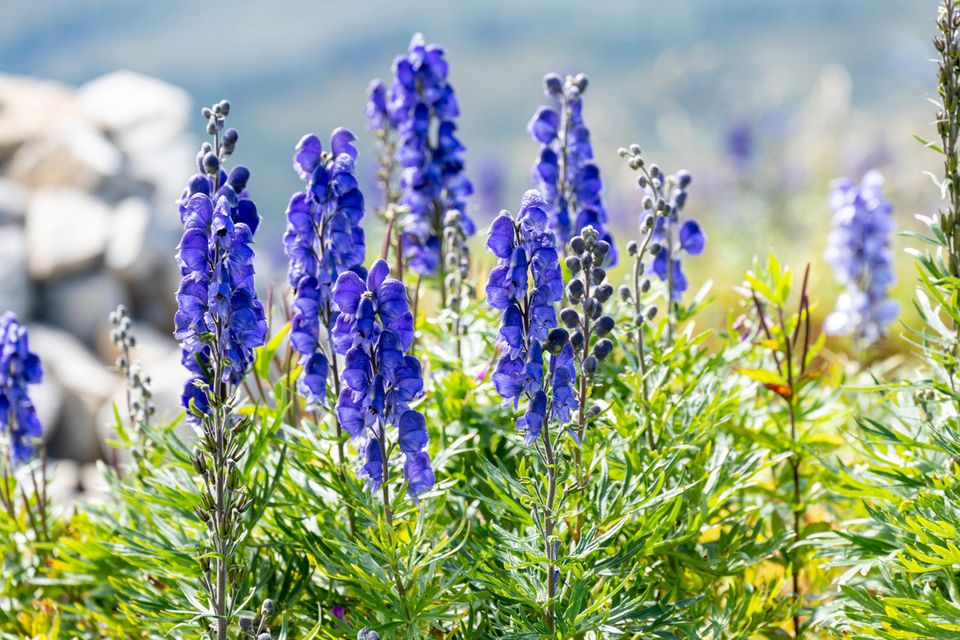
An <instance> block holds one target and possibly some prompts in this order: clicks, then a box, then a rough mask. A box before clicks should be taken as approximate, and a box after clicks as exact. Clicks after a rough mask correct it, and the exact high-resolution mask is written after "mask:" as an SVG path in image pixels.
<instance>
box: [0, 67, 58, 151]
mask: <svg viewBox="0 0 960 640" xmlns="http://www.w3.org/2000/svg"><path fill="white" fill-rule="evenodd" d="M73 96H74V92H73V89H72V88H70V87H68V86H66V85H63V84H60V83H58V82H52V81H49V80H38V79H36V78H30V77H27V76H12V75H2V74H0V162H5V161H7V160H8V159H9V158H10V157H11V156H12V155H13V152H14V151H16V150H17V148H19V147H20V146H21V145H22V144H24V143H25V142H27V141H28V140H34V139H36V138H40V137H42V136H43V134H44V132H45V131H46V130H47V129H48V128H49V127H50V124H51V123H53V122H58V121H60V120H61V119H62V118H64V117H71V116H72V114H75V113H76V106H75V103H74V98H73Z"/></svg>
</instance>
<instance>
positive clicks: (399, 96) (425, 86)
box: [367, 34, 476, 275]
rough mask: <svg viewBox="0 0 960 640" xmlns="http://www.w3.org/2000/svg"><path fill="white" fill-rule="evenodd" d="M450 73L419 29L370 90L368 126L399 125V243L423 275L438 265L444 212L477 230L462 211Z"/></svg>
mask: <svg viewBox="0 0 960 640" xmlns="http://www.w3.org/2000/svg"><path fill="white" fill-rule="evenodd" d="M448 75H449V65H448V63H447V60H446V56H445V54H444V51H443V48H441V47H439V46H438V45H434V44H426V43H425V41H424V39H423V36H422V35H421V34H416V35H415V36H414V37H413V39H412V40H411V41H410V47H409V49H408V51H407V53H406V54H405V55H402V56H400V57H398V58H397V59H396V60H395V61H394V78H393V82H392V83H391V85H390V88H389V90H387V88H386V87H385V85H384V84H383V82H381V81H380V80H374V81H373V83H371V85H370V88H369V92H368V101H367V120H368V123H369V125H370V128H371V130H373V131H374V132H377V133H378V135H382V136H386V135H389V134H390V133H392V132H396V134H397V135H398V138H399V140H398V142H397V150H396V155H395V159H396V160H397V161H398V162H399V164H400V165H401V167H402V168H403V171H402V174H401V176H400V188H401V198H400V202H401V204H404V205H406V206H407V207H408V208H409V210H410V211H409V214H408V215H407V216H406V218H405V219H404V220H403V227H402V244H403V247H404V254H405V258H406V260H407V262H408V264H409V265H410V267H411V268H413V269H414V270H415V271H417V272H419V273H421V274H425V275H429V274H432V273H434V271H435V270H436V269H437V267H438V265H439V264H440V244H441V242H440V239H441V236H442V233H443V219H444V217H445V215H446V214H447V212H448V211H456V212H458V213H459V221H460V224H461V226H462V230H463V232H464V234H465V235H467V236H470V235H473V233H474V232H475V231H476V229H475V226H474V223H473V220H472V219H471V218H470V216H469V215H468V214H467V198H468V197H469V196H470V195H472V193H473V185H472V184H471V183H470V181H469V180H468V179H467V178H466V175H465V174H464V161H463V152H464V146H463V144H462V143H461V142H460V140H459V138H458V137H457V135H456V134H457V124H456V119H457V118H458V117H459V115H460V108H459V105H458V103H457V99H456V94H455V92H454V90H453V85H451V84H450V82H449V79H448ZM431 132H436V134H435V135H432V134H431Z"/></svg>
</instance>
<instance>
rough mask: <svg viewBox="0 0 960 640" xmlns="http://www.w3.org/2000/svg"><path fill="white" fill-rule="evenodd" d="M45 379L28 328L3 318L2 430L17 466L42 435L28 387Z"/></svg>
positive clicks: (12, 316)
mask: <svg viewBox="0 0 960 640" xmlns="http://www.w3.org/2000/svg"><path fill="white" fill-rule="evenodd" d="M42 378H43V368H42V366H41V365H40V358H38V357H37V355H36V354H35V353H33V352H32V351H30V345H29V339H28V336H27V328H26V327H24V326H23V325H22V324H20V322H19V321H18V320H17V316H16V315H15V314H14V313H13V312H12V311H8V312H6V313H4V314H3V315H2V316H0V427H2V428H3V430H4V431H6V432H7V435H8V436H9V438H10V450H9V455H10V458H11V459H12V460H13V463H14V464H17V463H20V462H24V461H26V460H28V459H29V458H30V456H32V455H33V440H34V439H36V438H39V437H40V435H41V432H42V427H41V425H40V418H39V417H38V416H37V410H36V409H35V408H34V406H33V402H32V401H31V400H30V395H29V393H28V392H27V385H29V384H37V383H38V382H40V380H41V379H42Z"/></svg>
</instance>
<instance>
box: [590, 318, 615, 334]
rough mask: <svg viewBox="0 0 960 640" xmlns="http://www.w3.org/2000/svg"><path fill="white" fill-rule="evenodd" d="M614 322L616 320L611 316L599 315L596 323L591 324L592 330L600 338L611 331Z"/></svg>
mask: <svg viewBox="0 0 960 640" xmlns="http://www.w3.org/2000/svg"><path fill="white" fill-rule="evenodd" d="M615 324H616V322H615V321H614V319H613V318H612V317H610V316H600V317H599V318H598V319H597V323H596V324H595V325H593V331H594V333H596V334H597V335H598V336H600V337H601V338H602V337H603V336H605V335H607V334H608V333H610V332H611V331H613V327H614V325H615Z"/></svg>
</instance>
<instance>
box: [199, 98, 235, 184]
mask: <svg viewBox="0 0 960 640" xmlns="http://www.w3.org/2000/svg"><path fill="white" fill-rule="evenodd" d="M200 113H201V115H203V117H204V118H205V119H206V121H207V133H208V134H209V135H211V136H213V139H214V141H213V144H211V143H209V142H204V143H203V144H202V145H201V146H200V153H199V154H197V165H198V166H199V168H200V171H201V172H202V173H205V174H207V175H209V176H213V177H214V179H215V180H216V179H217V178H218V177H219V175H220V169H221V165H222V163H223V161H224V160H226V159H227V158H228V157H230V156H231V155H232V154H233V152H234V150H235V149H236V147H237V140H238V139H239V134H238V133H237V130H236V129H233V128H226V127H225V125H226V120H227V116H228V115H230V102H229V101H227V100H221V101H220V102H217V103H215V104H213V105H211V106H209V107H204V108H203V109H201V111H200Z"/></svg>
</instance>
